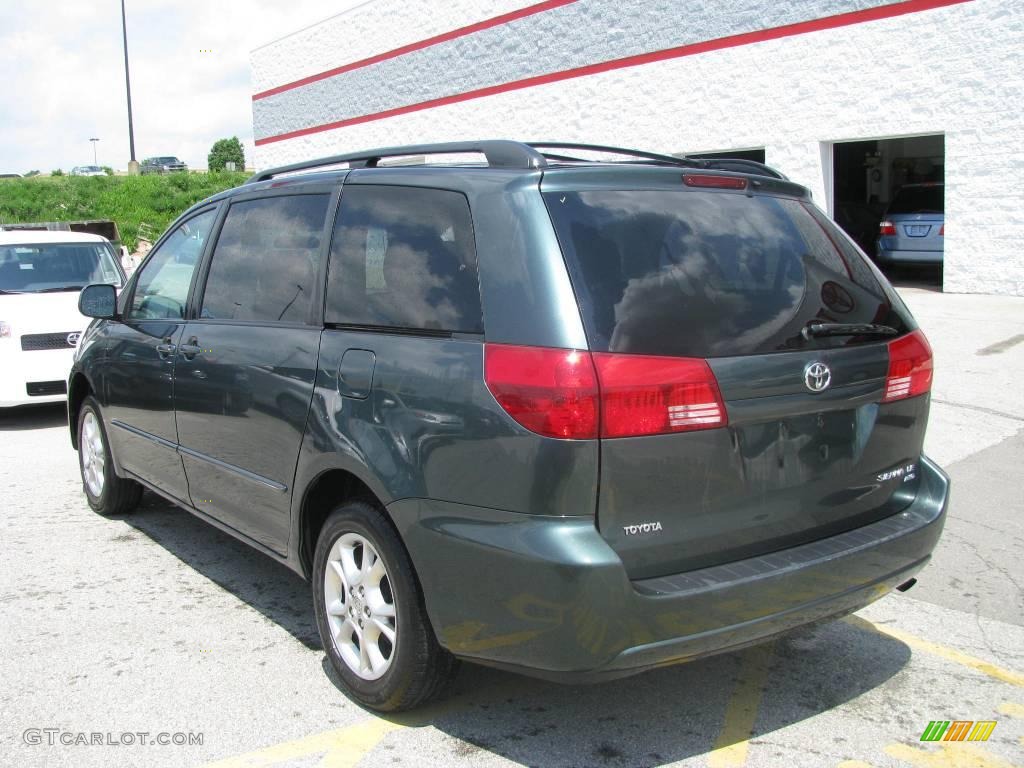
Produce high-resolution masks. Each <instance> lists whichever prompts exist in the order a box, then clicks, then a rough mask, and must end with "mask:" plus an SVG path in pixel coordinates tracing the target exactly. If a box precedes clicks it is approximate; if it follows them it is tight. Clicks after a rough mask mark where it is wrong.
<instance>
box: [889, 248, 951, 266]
mask: <svg viewBox="0 0 1024 768" xmlns="http://www.w3.org/2000/svg"><path fill="white" fill-rule="evenodd" d="M877 254H878V255H877V256H876V257H875V261H877V262H878V263H879V264H941V263H942V250H941V249H939V250H937V251H897V250H894V249H889V248H883V247H881V246H879V248H878V251H877Z"/></svg>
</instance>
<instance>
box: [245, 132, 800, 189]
mask: <svg viewBox="0 0 1024 768" xmlns="http://www.w3.org/2000/svg"><path fill="white" fill-rule="evenodd" d="M548 149H554V150H570V151H572V150H583V151H585V152H602V153H605V154H612V155H622V156H624V157H629V158H635V159H636V160H637V161H648V162H654V163H660V164H663V165H673V166H678V167H682V168H703V169H709V170H720V171H735V172H738V173H753V174H757V175H761V176H771V177H773V178H777V179H782V180H787V179H786V177H785V176H784V175H782V174H781V173H780V172H779V171H777V170H775V169H774V168H771V167H769V166H767V165H765V164H764V163H758V162H756V161H754V160H745V159H741V158H722V159H705V158H697V157H686V156H682V157H677V156H675V155H663V154H660V153H657V152H647V151H645V150H641V149H626V148H624V147H609V146H606V145H603V144H578V143H574V142H562V141H531V142H526V143H523V142H518V141H509V140H506V139H495V140H490V141H468V142H461V141H459V142H446V143H440V144H410V145H407V146H401V147H387V148H384V149H371V150H367V151H364V152H353V153H351V154H346V155H333V156H331V157H321V158H317V159H315V160H304V161H303V162H300V163H292V164H291V165H282V166H278V167H277V168H269V169H267V170H265V171H260V172H259V173H257V174H255V175H254V176H252V178H250V179H249V180H248V181H247V182H246V184H253V183H255V182H259V181H269V180H270V179H273V178H274V177H275V176H280V175H281V174H284V173H295V172H297V171H309V170H313V169H316V168H326V167H327V166H331V165H340V164H342V163H347V164H348V166H349V168H376V167H377V165H378V163H380V161H381V160H383V159H385V158H389V157H404V156H408V155H448V154H465V153H469V152H473V153H479V154H482V155H483V156H484V157H485V158H486V159H487V164H488V165H489V166H491V167H492V168H520V169H524V170H525V169H532V168H544V167H545V166H547V164H548V161H549V160H553V161H555V162H569V163H573V162H587V160H586V159H585V158H582V157H572V156H569V155H565V154H561V153H554V152H545V151H543V150H548Z"/></svg>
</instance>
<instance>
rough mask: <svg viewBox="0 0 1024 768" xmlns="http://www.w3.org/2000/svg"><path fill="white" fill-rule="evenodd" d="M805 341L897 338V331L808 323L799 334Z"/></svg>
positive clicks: (874, 326) (865, 325)
mask: <svg viewBox="0 0 1024 768" xmlns="http://www.w3.org/2000/svg"><path fill="white" fill-rule="evenodd" d="M800 333H801V335H802V336H803V337H804V338H805V339H810V338H811V337H812V336H814V337H816V336H898V335H899V331H897V330H896V329H895V328H893V327H891V326H888V325H877V324H875V323H808V324H807V325H806V326H804V329H803V330H802V331H801V332H800Z"/></svg>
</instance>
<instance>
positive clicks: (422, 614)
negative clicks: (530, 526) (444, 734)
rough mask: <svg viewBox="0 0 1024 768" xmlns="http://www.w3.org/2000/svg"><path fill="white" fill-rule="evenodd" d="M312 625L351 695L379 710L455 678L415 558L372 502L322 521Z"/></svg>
mask: <svg viewBox="0 0 1024 768" xmlns="http://www.w3.org/2000/svg"><path fill="white" fill-rule="evenodd" d="M313 593H314V598H313V599H314V609H315V611H316V620H317V627H318V629H319V630H320V639H321V641H322V642H323V645H324V650H325V651H326V652H327V657H328V658H329V659H330V661H331V665H332V666H333V667H334V669H335V671H336V672H337V673H338V676H339V677H340V678H341V680H342V683H343V684H344V687H345V689H346V691H347V692H348V693H349V695H350V696H351V697H352V698H354V699H355V700H356V701H358V702H359V703H360V704H362V705H364V706H366V707H369V708H371V709H376V710H379V711H382V712H397V711H401V710H404V709H411V708H413V707H416V706H418V705H420V704H423V703H424V702H426V701H428V700H429V699H432V698H434V697H435V696H437V695H438V694H440V693H441V692H442V691H443V689H444V687H445V684H446V683H447V682H448V681H449V680H451V679H452V677H454V672H455V669H456V664H457V662H456V660H455V658H454V657H453V656H452V655H451V654H449V653H448V652H447V651H445V650H444V649H443V648H441V646H440V645H438V642H437V638H436V637H435V636H434V630H433V629H432V628H431V626H430V621H429V619H428V618H427V614H426V609H425V607H424V604H423V595H422V592H421V591H420V587H419V583H418V582H417V579H416V575H415V573H414V571H413V567H412V562H411V561H410V560H409V555H408V554H407V553H406V551H405V548H404V547H403V546H402V542H401V541H400V540H399V538H398V536H397V534H396V533H395V532H394V530H393V529H392V528H391V526H390V525H389V524H388V522H387V521H386V520H385V519H384V518H383V516H382V513H381V512H380V510H378V509H377V508H376V507H374V506H372V505H370V504H367V503H366V502H361V501H357V502H350V503H348V504H343V505H342V506H340V507H338V508H337V509H335V510H334V511H333V512H332V513H331V515H330V516H329V517H328V518H327V521H326V522H325V523H324V526H323V528H322V530H321V531H320V538H319V540H318V541H317V547H316V554H315V556H314V560H313Z"/></svg>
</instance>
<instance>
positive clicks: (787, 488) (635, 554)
mask: <svg viewBox="0 0 1024 768" xmlns="http://www.w3.org/2000/svg"><path fill="white" fill-rule="evenodd" d="M766 357H767V359H766ZM819 361H820V362H824V363H825V364H827V365H828V366H829V368H830V369H831V376H832V384H831V386H830V388H829V389H828V390H827V391H825V392H823V393H820V394H813V393H811V392H809V391H808V390H807V388H806V386H805V385H804V381H803V379H804V370H805V368H806V367H807V366H808V365H809V364H812V363H815V362H819ZM710 362H711V368H712V371H713V372H714V374H715V376H716V378H717V379H718V382H719V387H720V389H721V392H722V397H723V400H724V401H725V405H726V410H727V413H728V421H729V424H728V426H727V427H726V428H724V429H710V430H702V431H696V432H684V433H679V434H665V435H655V436H650V437H635V438H620V439H613V440H603V441H602V444H601V487H600V501H599V505H598V524H599V526H600V529H601V533H602V535H603V536H604V538H605V539H606V540H607V541H608V542H609V544H611V546H612V547H613V548H614V549H615V550H616V552H617V553H618V554H619V556H620V557H622V559H623V561H624V563H625V565H626V567H627V570H628V571H629V574H630V576H631V577H632V578H648V577H652V576H660V575H666V574H670V573H679V572H682V571H687V570H691V569H694V568H703V567H706V566H710V565H716V564H719V563H723V562H731V561H734V560H741V559H744V558H747V557H753V556H755V555H760V554H764V553H766V552H773V551H776V550H780V549H785V548H787V547H792V546H796V545H799V544H803V543H806V542H808V541H813V540H815V539H820V538H824V537H826V536H833V535H835V534H838V533H841V532H843V531H847V530H850V529H851V528H855V527H858V526H861V525H866V524H868V523H871V522H874V521H876V520H879V519H881V518H883V517H887V516H889V515H892V514H895V513H896V512H899V511H900V510H902V509H903V508H904V507H906V506H907V505H908V504H909V503H910V502H911V501H912V500H913V498H914V495H915V493H916V489H917V478H916V472H915V468H916V464H917V462H918V460H919V458H920V455H921V446H922V443H923V440H924V432H925V425H926V423H927V417H928V398H927V397H915V398H910V399H907V400H900V401H897V402H894V403H888V404H884V405H883V404H881V403H880V401H881V400H882V394H883V388H884V382H885V375H886V370H887V366H888V352H887V347H886V345H885V344H874V345H871V346H865V347H861V348H858V349H850V350H836V351H834V352H832V353H828V354H821V353H813V354H808V353H792V354H783V355H773V356H770V357H769V356H764V357H762V356H754V357H735V358H723V359H717V360H712V361H710Z"/></svg>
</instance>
